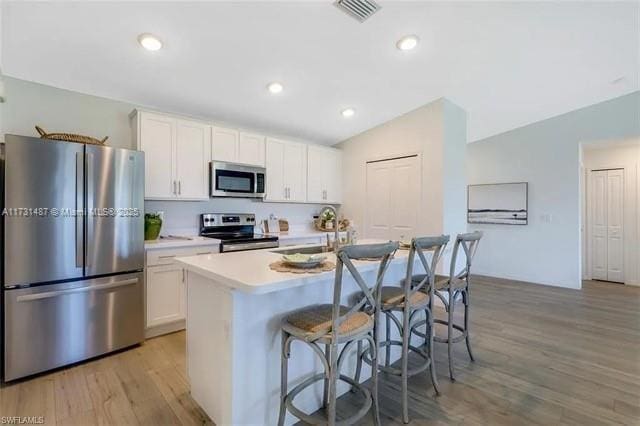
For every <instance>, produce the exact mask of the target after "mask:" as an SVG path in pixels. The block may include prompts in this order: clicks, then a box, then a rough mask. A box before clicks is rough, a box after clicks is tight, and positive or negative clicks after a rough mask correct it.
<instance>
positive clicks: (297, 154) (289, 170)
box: [267, 142, 307, 202]
mask: <svg viewBox="0 0 640 426" xmlns="http://www.w3.org/2000/svg"><path fill="white" fill-rule="evenodd" d="M267 178H268V175H267ZM284 183H285V187H286V188H287V201H301V202H305V201H307V146H306V145H304V144H300V143H294V142H286V143H285V145H284Z"/></svg>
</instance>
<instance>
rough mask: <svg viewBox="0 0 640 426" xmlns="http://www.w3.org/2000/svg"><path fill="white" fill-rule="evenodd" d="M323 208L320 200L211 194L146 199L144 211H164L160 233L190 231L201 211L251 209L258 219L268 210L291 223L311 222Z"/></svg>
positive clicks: (306, 224)
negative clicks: (296, 201) (195, 197)
mask: <svg viewBox="0 0 640 426" xmlns="http://www.w3.org/2000/svg"><path fill="white" fill-rule="evenodd" d="M321 208H322V206H321V205H319V204H288V203H266V202H262V201H253V200H249V199H233V198H214V199H211V200H208V201H145V203H144V209H145V212H156V211H162V212H164V223H163V226H162V234H165V235H166V234H167V233H172V234H191V235H195V234H197V233H198V231H199V229H198V226H199V223H198V220H199V215H200V214H201V213H254V214H255V215H256V221H257V222H258V223H261V221H262V220H264V219H267V218H268V217H269V215H270V214H272V213H273V214H274V215H276V216H277V217H279V218H281V219H287V220H288V221H289V224H290V225H291V227H295V228H298V229H304V228H305V227H308V228H309V229H310V228H311V226H312V220H313V215H315V214H318V213H319V212H320V209H321Z"/></svg>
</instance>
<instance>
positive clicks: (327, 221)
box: [320, 209, 336, 230]
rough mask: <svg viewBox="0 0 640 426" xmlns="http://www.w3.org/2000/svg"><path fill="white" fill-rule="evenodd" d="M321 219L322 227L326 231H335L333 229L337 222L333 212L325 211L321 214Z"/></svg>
mask: <svg viewBox="0 0 640 426" xmlns="http://www.w3.org/2000/svg"><path fill="white" fill-rule="evenodd" d="M320 219H321V220H322V227H323V228H324V229H327V230H329V229H333V227H334V222H335V220H336V215H335V214H334V213H333V211H332V210H329V209H325V210H323V211H322V213H321V214H320Z"/></svg>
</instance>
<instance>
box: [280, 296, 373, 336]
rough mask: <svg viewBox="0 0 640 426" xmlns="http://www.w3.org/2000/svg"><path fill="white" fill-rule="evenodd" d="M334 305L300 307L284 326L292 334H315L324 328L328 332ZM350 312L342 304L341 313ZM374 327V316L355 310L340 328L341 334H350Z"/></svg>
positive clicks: (285, 320) (339, 332)
mask: <svg viewBox="0 0 640 426" xmlns="http://www.w3.org/2000/svg"><path fill="white" fill-rule="evenodd" d="M332 311H333V305H330V304H327V305H313V306H309V307H308V308H303V309H300V310H298V311H296V312H293V313H292V314H290V315H288V316H287V317H286V318H285V319H284V326H285V328H286V329H287V331H288V332H289V333H291V334H295V335H299V336H300V337H305V336H306V335H313V334H316V333H318V332H321V331H322V330H326V334H329V333H330V332H331V315H332ZM347 312H349V308H348V307H347V306H340V315H345V314H346V313H347ZM371 328H373V318H371V316H370V315H368V314H366V313H365V312H354V313H353V314H351V315H350V316H348V317H347V318H346V319H345V320H344V321H343V322H342V324H340V327H339V329H338V334H340V335H341V336H350V335H355V334H359V333H361V332H365V331H367V330H369V329H371Z"/></svg>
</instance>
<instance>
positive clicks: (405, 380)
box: [387, 303, 411, 423]
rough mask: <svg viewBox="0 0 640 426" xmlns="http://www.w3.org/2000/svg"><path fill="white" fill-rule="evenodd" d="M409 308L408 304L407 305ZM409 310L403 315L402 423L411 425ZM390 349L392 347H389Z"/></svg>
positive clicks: (405, 310) (406, 309)
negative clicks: (409, 400)
mask: <svg viewBox="0 0 640 426" xmlns="http://www.w3.org/2000/svg"><path fill="white" fill-rule="evenodd" d="M405 305H406V306H409V304H408V303H405ZM409 312H410V311H409V309H408V308H405V309H404V312H403V313H402V375H401V379H402V421H403V422H404V423H409V402H408V399H409V397H408V393H409V375H408V373H407V372H408V370H409V338H410V337H411V330H409V319H410V316H409ZM387 347H390V346H387Z"/></svg>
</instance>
